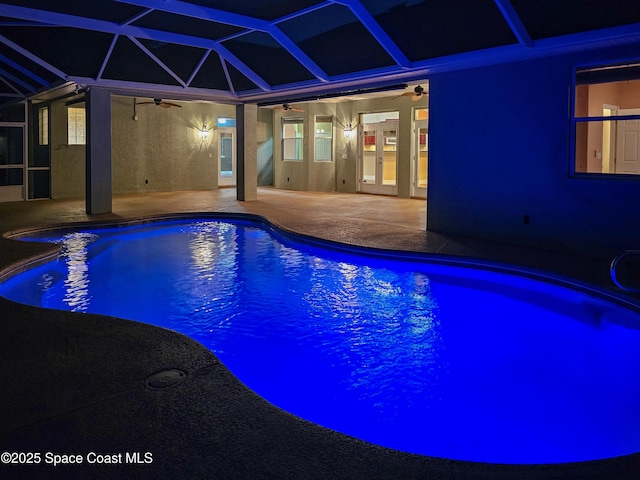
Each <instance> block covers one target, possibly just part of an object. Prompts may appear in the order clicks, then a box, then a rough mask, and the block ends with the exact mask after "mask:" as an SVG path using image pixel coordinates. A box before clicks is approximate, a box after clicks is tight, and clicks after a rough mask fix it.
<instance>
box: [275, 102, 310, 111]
mask: <svg viewBox="0 0 640 480" xmlns="http://www.w3.org/2000/svg"><path fill="white" fill-rule="evenodd" d="M277 108H280V109H281V110H282V111H283V112H302V113H303V112H304V110H302V109H301V108H294V107H292V106H291V105H289V104H288V103H283V104H282V106H281V107H277Z"/></svg>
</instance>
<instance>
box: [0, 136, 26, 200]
mask: <svg viewBox="0 0 640 480" xmlns="http://www.w3.org/2000/svg"><path fill="white" fill-rule="evenodd" d="M24 153H25V145H24V127H23V126H9V125H8V124H5V125H3V124H0V202H15V201H20V200H24V180H25V179H24V156H25V155H24Z"/></svg>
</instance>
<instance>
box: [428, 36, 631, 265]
mask: <svg viewBox="0 0 640 480" xmlns="http://www.w3.org/2000/svg"><path fill="white" fill-rule="evenodd" d="M629 52H631V49H630V50H629ZM622 54H623V52H616V55H622ZM612 55H613V54H612V52H604V51H601V52H589V53H587V54H582V55H581V56H565V57H554V58H549V59H537V60H531V61H526V62H519V63H514V64H507V65H498V66H492V67H486V68H479V69H474V70H468V71H460V72H453V73H448V74H441V75H436V76H433V77H432V78H431V79H430V91H431V98H430V127H429V128H430V135H429V137H430V138H429V142H430V151H429V192H428V198H429V201H428V204H427V212H428V213H427V225H428V228H429V229H430V230H433V231H439V232H447V233H452V234H460V235H469V236H475V237H482V238H489V239H493V240H498V241H510V242H517V243H524V244H533V245H540V244H542V245H545V246H549V247H552V248H560V249H563V250H569V251H589V252H591V251H595V249H598V251H601V252H607V254H610V253H612V252H617V251H618V250H620V249H622V248H637V247H638V242H639V241H640V222H638V221H637V218H638V213H637V209H636V208H635V206H637V205H640V188H639V184H638V182H635V181H627V180H623V179H617V178H615V177H611V178H595V177H592V178H585V177H575V176H572V175H570V172H569V166H570V159H569V155H570V141H571V140H570V121H569V96H570V95H571V94H572V93H571V89H570V85H571V79H572V75H573V73H572V69H573V66H574V65H576V64H580V63H585V62H595V61H603V62H605V61H611V60H612V59H614V58H618V57H613V56H612ZM525 215H528V216H529V220H530V222H529V223H528V224H527V223H525V221H524V216H525Z"/></svg>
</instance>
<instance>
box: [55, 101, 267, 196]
mask: <svg viewBox="0 0 640 480" xmlns="http://www.w3.org/2000/svg"><path fill="white" fill-rule="evenodd" d="M133 101H134V99H133V98H132V97H123V96H117V95H113V96H112V97H111V109H112V124H111V125H112V126H111V128H112V162H113V164H112V172H113V173H112V175H113V177H112V188H113V193H114V194H130V193H145V192H170V191H179V190H207V189H215V188H218V174H217V171H218V170H217V169H218V161H219V151H218V135H217V130H216V122H217V117H219V116H220V117H230V118H235V107H234V106H233V105H221V104H210V103H198V102H181V103H180V104H181V105H182V107H181V108H175V107H174V108H161V107H157V106H155V105H147V106H139V105H138V106H137V107H136V114H137V118H138V119H137V120H134V119H133V116H134V110H133ZM50 112H51V139H50V142H51V147H52V148H51V197H52V198H56V199H61V198H74V197H83V196H85V146H84V145H67V107H66V105H65V101H58V102H54V103H52V105H51V110H50ZM203 124H206V125H207V128H208V129H210V130H209V135H208V137H207V138H206V139H205V140H203V139H202V137H201V135H200V130H201V128H202V125H203ZM212 127H213V128H212ZM269 160H270V152H268V151H267V152H266V153H265V154H264V155H263V169H265V168H267V166H268V165H266V164H267V163H268V162H269ZM268 180H269V179H268V178H267V181H268Z"/></svg>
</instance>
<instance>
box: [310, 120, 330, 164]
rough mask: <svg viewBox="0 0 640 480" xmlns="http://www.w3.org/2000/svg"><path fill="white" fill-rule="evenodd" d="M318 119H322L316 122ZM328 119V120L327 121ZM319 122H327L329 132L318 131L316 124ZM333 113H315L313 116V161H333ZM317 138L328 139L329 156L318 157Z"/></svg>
mask: <svg viewBox="0 0 640 480" xmlns="http://www.w3.org/2000/svg"><path fill="white" fill-rule="evenodd" d="M318 119H323V120H324V121H321V122H318ZM327 120H328V121H327ZM319 123H328V124H329V125H330V127H329V132H328V133H327V132H322V133H321V132H318V124H319ZM333 130H334V123H333V115H316V116H315V118H314V128H313V132H314V136H313V161H314V162H318V163H332V162H333V157H334V155H333ZM318 140H329V158H328V159H326V158H323V159H319V158H318Z"/></svg>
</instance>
